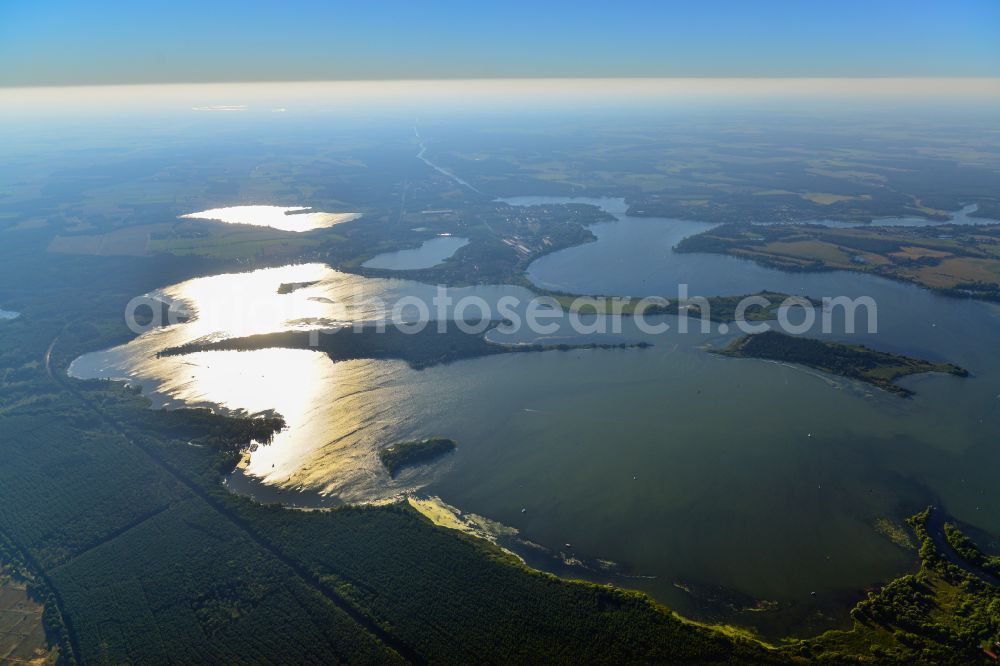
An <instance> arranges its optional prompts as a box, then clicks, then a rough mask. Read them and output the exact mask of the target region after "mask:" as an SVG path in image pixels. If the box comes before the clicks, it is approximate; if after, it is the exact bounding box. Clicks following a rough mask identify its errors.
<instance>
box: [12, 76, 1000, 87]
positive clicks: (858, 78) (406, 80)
mask: <svg viewBox="0 0 1000 666" xmlns="http://www.w3.org/2000/svg"><path fill="white" fill-rule="evenodd" d="M998 80H1000V74H996V75H989V76H983V75H966V74H956V75H930V74H926V75H925V74H917V75H891V76H890V75H865V76H857V75H853V76H848V75H835V74H822V75H811V76H802V75H785V74H780V75H772V76H746V75H733V76H724V75H715V76H697V75H672V76H572V75H570V76H479V77H472V76H460V77H439V78H429V77H384V78H378V77H374V78H339V79H259V80H249V79H234V80H217V81H180V80H178V81H116V82H106V83H98V82H91V83H26V84H5V83H0V89H2V90H37V89H46V88H49V89H57V88H117V87H132V86H217V85H279V84H306V83H460V82H463V81H477V82H478V81H497V82H503V81H507V82H513V81H998Z"/></svg>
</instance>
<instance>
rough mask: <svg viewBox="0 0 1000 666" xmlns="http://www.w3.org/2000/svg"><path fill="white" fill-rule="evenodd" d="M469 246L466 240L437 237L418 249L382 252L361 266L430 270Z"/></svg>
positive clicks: (402, 269)
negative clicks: (460, 249)
mask: <svg viewBox="0 0 1000 666" xmlns="http://www.w3.org/2000/svg"><path fill="white" fill-rule="evenodd" d="M468 244H469V240H468V239H467V238H459V237H457V236H438V237H437V238H432V239H430V240H427V241H424V242H423V243H421V244H420V247H417V248H413V249H410V250H399V251H397V252H384V253H382V254H379V255H376V256H374V257H372V258H371V259H369V260H368V261H366V262H365V263H363V264H361V265H362V266H363V267H365V268H386V269H389V270H394V271H406V270H413V269H415V268H431V267H432V266H437V265H438V264H440V263H441V262H442V261H444V260H445V259H447V258H448V257H450V256H451V255H453V254H455V252H457V251H458V250H459V248H462V247H465V246H466V245H468Z"/></svg>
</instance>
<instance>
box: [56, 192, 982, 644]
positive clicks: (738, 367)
mask: <svg viewBox="0 0 1000 666" xmlns="http://www.w3.org/2000/svg"><path fill="white" fill-rule="evenodd" d="M513 201H517V202H519V203H525V204H528V203H545V202H556V203H558V202H560V201H562V200H559V199H556V200H553V199H550V198H549V199H546V198H531V199H530V201H529V200H525V199H517V200H513ZM616 201H618V200H611V202H610V203H609V202H608V201H607V200H604V201H603V203H601V204H600V205H602V206H603V207H604V208H605V209H606V210H609V211H611V212H613V213H614V214H615V215H616V216H617V219H616V220H614V221H609V222H605V223H600V224H597V225H594V226H592V227H591V229H592V231H593V232H594V234H595V236H596V237H597V241H596V242H595V243H590V244H586V245H582V246H578V247H574V248H570V249H567V250H563V251H560V252H556V253H553V254H551V255H547V256H545V257H542V258H541V259H539V260H537V261H535V262H534V263H533V264H532V265H531V266H530V269H529V271H528V275H529V277H530V279H531V280H532V281H533V282H534V283H535V284H537V285H539V286H542V287H546V288H555V289H562V290H566V291H573V292H579V293H603V294H628V295H637V296H638V295H653V294H655V295H665V296H668V297H670V296H673V295H675V294H676V290H677V284H678V283H679V282H684V283H687V284H689V285H690V293H691V294H693V295H697V294H700V295H715V294H742V293H749V292H755V291H759V290H761V289H764V288H766V289H772V290H779V291H784V292H788V293H798V294H807V295H810V296H815V297H820V296H835V295H846V296H860V295H869V296H872V297H873V298H874V299H875V300H876V302H877V303H878V329H879V330H878V332H877V333H875V334H868V333H864V334H857V335H854V336H846V335H844V334H843V331H842V329H838V328H835V329H834V333H833V334H832V335H833V336H834V337H836V338H840V339H849V340H852V341H864V342H866V343H867V344H871V345H875V346H878V347H879V348H880V349H886V350H889V351H896V352H902V353H909V354H914V355H919V356H923V357H926V358H929V359H933V360H948V361H950V362H954V363H957V364H959V365H962V366H964V367H966V368H969V369H970V370H971V371H972V373H973V377H971V378H968V379H961V378H957V377H952V376H943V375H924V376H916V377H910V378H907V379H906V380H904V381H903V382H902V384H903V385H905V386H907V387H909V388H911V389H913V390H915V391H916V392H917V395H916V396H915V397H914V398H913V399H910V400H904V399H901V398H898V397H896V396H893V395H889V394H886V393H884V392H880V391H877V390H874V389H872V388H871V387H869V386H867V385H859V384H857V383H855V382H850V381H847V380H842V379H838V378H832V377H829V376H824V375H821V374H819V373H816V372H812V371H807V370H804V369H801V368H795V367H790V366H787V365H782V364H776V363H767V362H762V361H756V360H742V359H741V360H737V359H723V358H719V357H717V356H714V355H711V354H707V353H705V351H704V348H705V346H706V345H712V346H719V345H724V344H725V343H726V342H727V341H728V340H730V339H732V337H733V336H732V335H721V334H720V333H719V332H718V331H717V329H716V328H713V330H712V331H710V332H708V333H697V334H695V333H692V334H686V335H685V334H681V333H679V332H678V331H677V330H676V329H677V327H676V326H673V327H672V329H671V330H670V331H668V332H667V333H665V334H659V335H649V334H646V333H643V332H641V331H639V330H638V329H637V328H636V327H635V326H634V323H632V322H631V321H629V320H626V321H625V324H624V330H623V332H622V333H621V335H620V336H619V337H620V339H623V340H649V341H650V342H652V343H653V345H654V346H653V347H651V348H648V349H628V350H619V349H616V350H580V349H577V350H571V351H553V352H545V353H541V354H507V355H499V356H492V357H488V358H482V359H475V360H466V361H461V362H458V363H454V364H451V365H446V366H436V367H432V368H429V369H426V370H422V371H414V370H412V369H410V368H409V367H408V366H407V365H406V364H405V363H401V362H394V361H349V362H343V363H333V362H331V361H330V360H329V358H328V357H326V356H325V355H323V354H318V353H314V352H311V351H307V350H261V351H253V352H203V353H198V354H191V355H187V356H174V357H164V358H156V357H155V351H156V350H158V349H162V348H164V347H167V346H173V345H176V344H181V343H183V342H185V341H189V340H193V339H197V338H199V337H203V336H205V335H221V336H231V335H248V334H252V333H259V332H267V331H272V330H283V329H286V328H289V327H304V328H308V327H318V326H330V325H334V324H336V323H338V322H348V321H354V320H358V319H363V320H369V319H371V318H372V317H373V316H374V312H373V311H372V309H371V305H370V303H371V300H372V299H373V298H379V299H383V300H385V301H387V302H389V303H392V302H394V301H396V300H398V299H401V298H403V297H405V296H414V295H415V296H418V297H420V298H425V299H429V298H431V297H432V295H433V293H434V288H433V287H430V286H427V285H420V284H417V283H414V282H409V281H404V280H382V279H366V278H361V277H358V276H354V275H348V274H344V273H340V272H338V271H334V270H332V269H330V268H328V267H326V266H323V265H320V264H306V265H299V266H287V267H282V268H274V269H264V270H260V271H255V272H253V273H247V274H233V275H219V276H213V277H208V278H199V279H195V280H190V281H188V282H184V283H181V284H179V285H174V286H171V287H167V288H165V289H163V290H162V292H161V293H160V295H161V296H162V297H164V298H167V299H179V300H182V301H185V302H187V303H188V304H189V305H190V306H191V308H192V309H193V310H195V311H196V312H197V315H198V316H197V318H196V319H194V320H192V321H189V322H187V323H181V324H177V325H175V326H171V327H167V328H163V329H157V330H154V331H151V332H149V333H147V334H145V335H143V336H140V337H138V338H137V339H135V340H133V341H132V342H130V343H128V344H127V345H124V346H122V347H119V348H115V349H113V350H108V351H105V352H99V353H95V354H88V355H86V356H83V357H81V358H80V359H78V360H77V361H76V362H75V363H74V364H73V366H72V367H71V373H72V374H74V375H76V376H80V377H109V378H128V379H129V380H131V381H136V382H141V383H143V384H144V386H145V387H146V388H147V390H148V392H149V393H151V395H152V396H153V397H154V399H156V400H157V401H158V403H162V404H172V405H178V404H200V403H208V404H218V405H223V406H226V407H229V408H233V409H246V410H248V411H251V412H253V411H258V410H262V409H268V408H274V409H276V410H277V411H279V412H280V413H282V414H283V415H284V416H285V417H286V419H287V421H288V425H289V428H288V429H287V430H286V431H284V432H282V433H280V434H279V435H278V436H277V438H276V439H275V441H274V443H273V444H272V445H270V446H267V447H261V448H259V449H258V450H256V451H255V452H253V453H252V455H251V456H250V459H249V462H248V464H247V466H246V469H245V470H244V472H242V473H241V474H238V475H236V476H235V477H234V478H233V479H231V481H230V483H231V485H232V486H233V487H234V488H239V489H242V490H243V491H245V492H250V493H253V494H256V495H258V496H260V497H262V498H268V499H273V498H275V497H277V498H282V497H284V498H287V501H288V502H289V503H296V502H302V503H319V504H323V503H326V504H331V505H332V504H336V503H338V502H339V501H370V500H376V499H384V498H390V497H399V496H402V495H404V494H408V493H418V494H419V495H420V496H423V497H427V496H434V497H439V498H441V500H442V501H443V502H444V503H446V504H447V505H450V506H452V507H456V508H457V509H458V510H460V511H462V512H465V513H467V514H476V515H478V516H482V517H485V519H488V520H489V521H496V522H497V523H500V524H503V525H506V526H509V527H511V528H514V529H516V530H517V532H518V535H517V538H516V539H508V540H507V541H506V542H505V544H506V545H509V546H510V547H512V548H513V549H514V550H515V551H516V552H518V553H519V554H521V555H522V556H523V557H524V558H525V559H526V560H527V561H528V562H529V563H531V564H532V565H534V566H538V567H541V568H545V569H549V570H551V571H554V572H557V573H561V574H565V575H570V576H573V577H578V578H590V579H592V580H597V581H602V582H611V583H613V584H615V585H619V586H622V587H631V588H637V589H641V590H645V591H647V592H649V593H650V594H652V595H654V596H655V597H656V598H657V599H659V600H661V601H663V602H664V603H666V604H668V605H669V606H671V607H673V608H675V609H677V610H678V611H680V612H682V613H686V614H689V615H692V616H695V617H700V618H706V619H722V620H726V621H732V622H735V623H738V624H744V625H747V626H754V627H756V628H758V629H759V630H761V631H762V632H764V634H765V635H769V636H780V635H785V634H788V633H791V632H800V633H801V632H809V631H819V630H821V629H823V628H827V627H829V626H836V625H838V624H839V625H843V624H845V623H846V622H847V610H848V609H849V607H850V606H851V605H852V604H853V602H854V601H855V600H856V599H857V598H858V597H859V595H861V594H863V589H864V588H866V587H871V586H876V585H878V584H879V583H881V582H884V581H886V580H887V579H889V578H892V577H894V576H896V575H898V574H900V573H901V572H904V571H908V570H910V569H912V567H913V566H915V563H916V553H915V551H913V550H909V549H907V548H905V547H903V546H901V545H899V544H897V543H895V542H894V541H893V540H892V539H891V538H890V533H891V529H889V528H891V526H893V525H895V526H899V525H901V521H902V519H903V518H904V517H905V516H907V515H908V514H910V513H913V512H914V511H915V510H917V509H919V508H922V507H923V506H925V505H927V504H929V503H934V504H938V505H943V506H944V507H946V508H947V510H948V511H949V512H950V513H952V514H953V515H954V516H955V517H956V518H958V519H960V520H962V521H965V522H967V523H969V524H971V525H973V526H975V527H979V528H982V529H986V530H990V531H993V532H997V531H1000V497H998V496H997V493H996V492H995V486H996V481H995V476H996V470H997V469H1000V447H998V446H997V445H996V433H997V432H1000V395H998V394H1000V360H998V359H997V357H996V354H995V345H996V340H997V339H998V337H1000V309H998V308H997V307H996V306H995V305H991V304H985V303H980V302H975V301H970V300H963V299H955V298H946V297H943V296H939V295H936V294H933V293H931V292H928V291H926V290H922V289H920V288H917V287H914V286H912V285H907V284H902V283H897V282H892V281H888V280H884V279H880V278H876V277H873V276H868V275H862V274H858V273H846V272H837V273H805V274H802V273H796V274H790V273H783V272H780V271H776V270H773V269H768V268H763V267H760V266H757V265H756V264H753V263H750V262H747V261H743V260H739V259H735V258H731V257H724V256H716V255H694V254H674V253H673V251H672V249H671V248H672V247H673V245H675V244H676V242H677V241H679V240H680V239H681V238H683V237H685V236H687V235H690V234H692V233H698V232H700V231H702V230H704V229H707V228H709V225H705V224H702V223H697V222H690V221H682V220H667V219H651V218H631V217H628V216H626V215H624V210H623V209H622V208H621V207H620V206H618V205H617V204H616V203H615V202H616ZM455 240H457V239H455ZM288 282H301V283H308V282H315V284H312V285H310V286H307V287H304V288H301V289H297V290H295V291H294V292H292V293H289V294H280V295H279V294H277V286H278V285H280V284H282V283H288ZM454 291H455V292H456V293H457V294H464V295H477V296H480V297H482V298H483V299H484V300H486V301H487V302H489V303H495V302H497V300H498V299H499V298H501V297H503V296H515V297H517V298H521V299H527V298H528V297H529V296H530V292H528V291H527V290H525V289H522V288H518V287H491V286H481V287H471V288H467V289H463V290H454ZM249 304H252V307H247V305H249ZM674 319H675V318H672V317H666V318H664V321H666V322H674ZM563 334H565V335H569V332H568V331H562V330H561V331H560V332H559V333H557V334H555V335H553V336H550V337H552V338H559V337H560V336H561V335H563ZM529 338H530V336H529ZM432 435H443V436H447V437H452V438H454V439H456V440H457V441H458V443H459V448H458V451H457V453H456V454H454V455H451V456H449V457H447V458H445V459H444V460H443V461H442V462H441V463H440V464H437V465H432V466H425V467H420V468H416V469H412V470H409V471H405V472H403V473H402V474H400V475H399V476H398V477H397V478H396V479H390V478H389V477H388V475H387V474H386V473H385V471H384V470H383V469H382V468H381V466H380V465H379V463H378V460H377V457H376V451H377V448H378V447H379V446H382V445H385V444H388V443H391V442H395V441H400V440H404V439H412V438H417V437H425V436H432ZM261 483H264V484H267V485H266V486H262V485H260V484H261ZM295 489H306V490H308V491H310V492H311V493H312V494H311V495H310V494H308V493H306V494H302V493H299V494H296V493H295V492H294V490H295ZM279 491H280V492H279ZM316 492H322V493H326V497H325V498H324V497H317V496H315V493H316ZM567 544H570V545H567ZM813 593H815V594H813ZM734 608H735V609H742V610H733V609H734Z"/></svg>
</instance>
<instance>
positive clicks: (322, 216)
mask: <svg viewBox="0 0 1000 666" xmlns="http://www.w3.org/2000/svg"><path fill="white" fill-rule="evenodd" d="M308 211H312V209H311V208H309V207H308V206H290V207H289V206H228V207H226V208H211V209H209V210H203V211H201V212H198V213H188V214H187V215H181V217H182V218H186V219H192V220H214V221H216V222H225V223H226V224H248V225H251V226H255V227H271V228H273V229H280V230H281V231H296V232H303V231H311V230H312V229H325V228H327V227H332V226H334V225H337V224H343V223H344V222H350V221H351V220H356V219H358V218H359V217H361V214H360V213H324V212H322V211H314V212H308Z"/></svg>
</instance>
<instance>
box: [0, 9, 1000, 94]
mask: <svg viewBox="0 0 1000 666" xmlns="http://www.w3.org/2000/svg"><path fill="white" fill-rule="evenodd" d="M998 75H1000V1H997V0H941V1H940V2H925V1H922V0H905V1H904V0H864V1H856V0H836V1H833V0H830V1H829V2H826V1H824V2H820V1H818V0H817V1H813V0H783V1H776V0H753V1H751V0H699V1H695V0H690V1H688V0H685V1H681V2H677V1H675V2H671V1H668V0H661V1H659V2H656V1H650V2H643V1H638V0H603V1H601V2H590V1H589V0H583V1H575V2H546V1H545V0H531V1H528V2H524V1H521V0H505V1H503V2H489V3H487V2H480V1H477V0H462V1H456V2H441V1H434V0H425V1H421V0H408V1H406V2H402V1H397V0H387V1H382V2H376V1H373V0H368V1H365V0H353V1H351V2H339V1H323V0H313V1H308V0H284V1H281V2H277V1H275V2H266V3H265V2H253V1H252V0H239V1H234V0H213V1H211V2H210V1H208V0H197V1H193V0H169V1H168V0H129V1H127V2H125V1H119V0H102V1H101V2H79V1H76V0H0V85H4V86H16V85H64V84H92V83H154V82H168V81H169V82H201V81H279V80H330V79H397V78H400V79H409V78H479V77H550V76H569V77H580V76H638V77H643V76H998Z"/></svg>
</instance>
